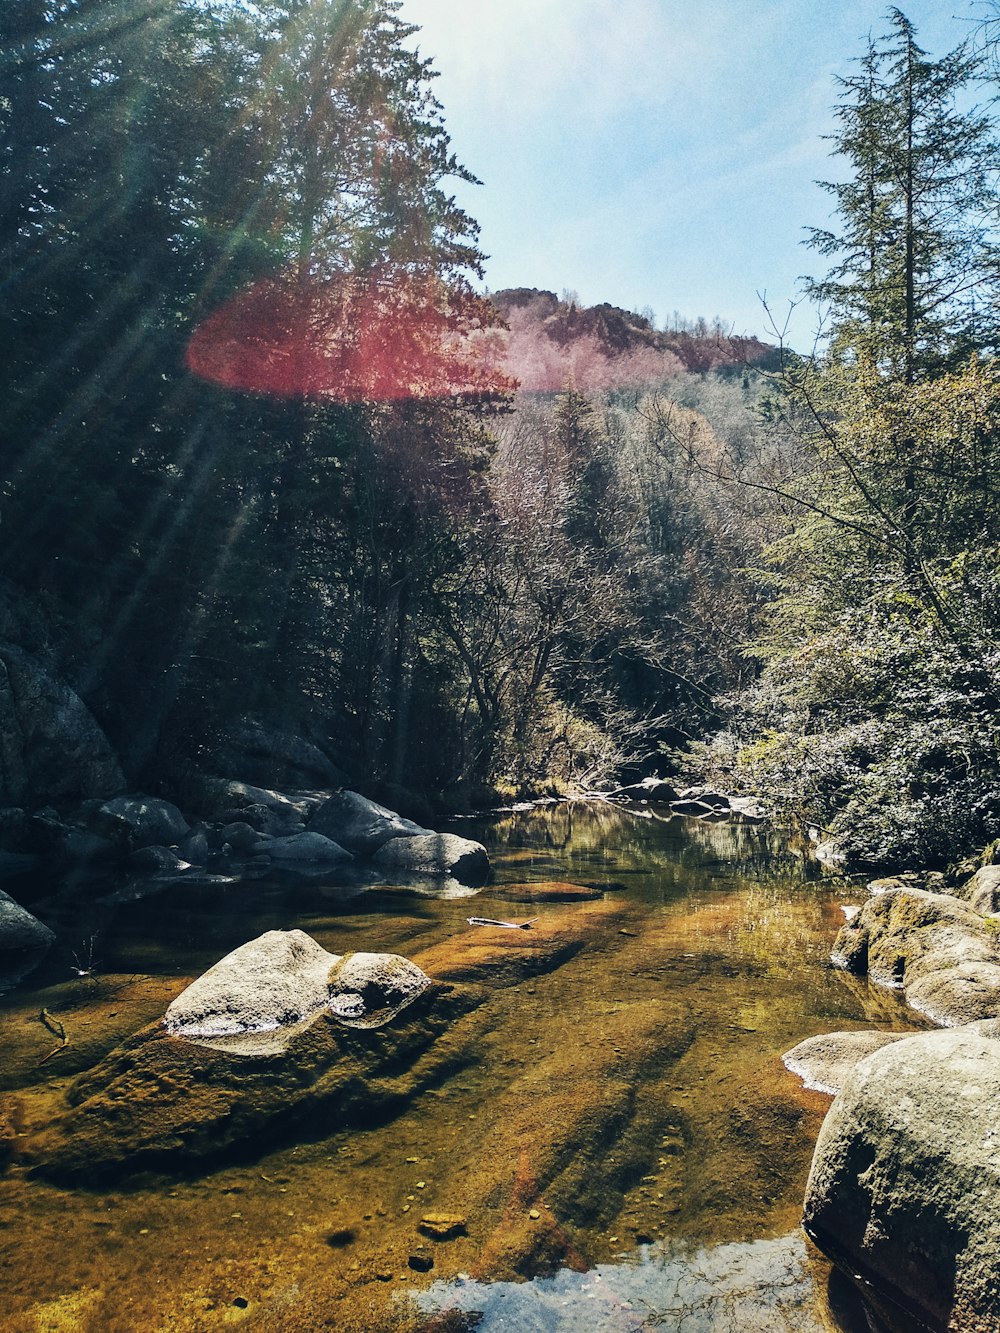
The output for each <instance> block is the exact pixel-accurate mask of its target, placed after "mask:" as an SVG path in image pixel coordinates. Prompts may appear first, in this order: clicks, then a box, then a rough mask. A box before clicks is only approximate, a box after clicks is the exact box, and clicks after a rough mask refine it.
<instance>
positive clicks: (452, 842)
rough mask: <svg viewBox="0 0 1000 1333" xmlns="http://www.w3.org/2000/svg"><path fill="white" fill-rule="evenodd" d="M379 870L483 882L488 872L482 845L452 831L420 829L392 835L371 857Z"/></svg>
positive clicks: (487, 861) (470, 882)
mask: <svg viewBox="0 0 1000 1333" xmlns="http://www.w3.org/2000/svg"><path fill="white" fill-rule="evenodd" d="M372 864H373V865H374V866H377V868H378V869H379V870H380V871H381V872H382V873H383V874H392V875H404V876H406V875H426V876H434V877H441V878H449V879H457V880H458V881H459V882H460V883H462V884H485V882H486V880H487V879H488V878H489V873H490V858H489V856H488V855H487V852H486V848H485V847H484V846H483V845H482V844H481V843H478V842H472V841H470V840H469V839H468V838H460V837H458V836H457V835H456V834H454V833H422V834H419V835H416V836H414V837H410V838H392V839H390V841H389V842H386V843H384V844H383V845H382V846H381V847H380V848H379V849H378V851H377V852H376V853H375V855H374V856H373V857H372Z"/></svg>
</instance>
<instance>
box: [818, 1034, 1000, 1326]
mask: <svg viewBox="0 0 1000 1333" xmlns="http://www.w3.org/2000/svg"><path fill="white" fill-rule="evenodd" d="M998 1032H1000V1028H998V1024H997V1023H996V1022H993V1021H989V1022H985V1023H976V1024H973V1025H970V1026H968V1027H963V1028H958V1029H955V1030H951V1031H943V1032H930V1033H924V1034H921V1035H918V1036H915V1037H909V1038H907V1039H906V1040H903V1041H898V1042H893V1043H892V1044H890V1045H888V1046H886V1047H884V1048H883V1049H882V1050H879V1051H876V1052H875V1053H874V1054H872V1055H869V1056H868V1057H867V1058H865V1059H864V1060H862V1061H861V1062H860V1063H859V1064H858V1066H857V1067H856V1069H855V1070H854V1072H853V1073H852V1074H851V1075H850V1076H849V1077H848V1079H847V1080H846V1081H845V1083H844V1086H843V1088H842V1090H841V1092H840V1093H839V1094H838V1096H837V1097H836V1098H835V1100H834V1102H833V1104H832V1106H831V1108H830V1111H829V1113H828V1115H827V1117H826V1120H825V1122H824V1124H823V1128H822V1131H821V1132H820V1136H819V1141H818V1143H817V1145H816V1152H815V1156H814V1159H813V1166H812V1171H811V1173H810V1177H809V1184H808V1187H807V1191H806V1205H805V1227H806V1230H807V1231H808V1233H809V1235H810V1236H811V1237H812V1239H813V1240H814V1241H815V1242H816V1244H817V1245H819V1247H820V1249H822V1250H823V1251H824V1252H825V1253H826V1254H827V1255H828V1256H829V1257H830V1258H831V1259H833V1261H834V1262H835V1263H836V1264H837V1265H838V1266H839V1267H840V1268H841V1269H843V1271H844V1272H845V1273H846V1274H847V1276H848V1277H850V1278H852V1279H853V1280H856V1281H860V1282H861V1283H862V1284H863V1286H864V1292H865V1295H866V1298H867V1299H869V1300H872V1301H873V1302H874V1303H875V1304H876V1307H877V1311H878V1314H879V1316H880V1318H881V1320H882V1323H883V1324H884V1325H886V1326H888V1327H889V1328H890V1329H893V1330H896V1331H897V1333H910V1331H911V1330H912V1329H914V1328H922V1327H928V1328H931V1329H945V1328H948V1329H952V1330H956V1331H960V1330H965V1331H968V1333H985V1330H987V1329H995V1328H998V1327H1000V1222H998V1215H997V1208H996V1200H997V1197H998V1195H1000V1163H998V1160H997V1155H996V1144H997V1143H998V1142H1000V1041H998V1040H997V1036H998Z"/></svg>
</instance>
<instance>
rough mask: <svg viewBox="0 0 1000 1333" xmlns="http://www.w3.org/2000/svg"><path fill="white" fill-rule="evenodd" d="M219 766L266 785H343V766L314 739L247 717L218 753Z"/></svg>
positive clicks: (240, 776) (226, 771)
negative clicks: (338, 764)
mask: <svg viewBox="0 0 1000 1333" xmlns="http://www.w3.org/2000/svg"><path fill="white" fill-rule="evenodd" d="M214 761H215V768H216V770H217V771H218V772H219V773H222V774H235V775H237V776H238V777H239V778H241V779H243V780H244V781H247V782H256V783H260V784H261V786H263V787H339V786H341V784H342V783H343V782H344V781H345V775H344V773H343V770H342V769H340V768H338V766H337V765H336V763H334V762H333V760H332V759H331V758H330V757H329V755H327V754H326V753H324V751H323V750H322V749H320V747H319V745H317V744H316V743H315V742H314V741H311V740H309V739H307V738H306V737H305V736H302V735H300V734H299V733H297V732H294V731H288V730H286V729H285V728H284V727H280V726H274V725H272V724H270V723H267V722H264V721H261V720H260V719H256V718H247V719H245V720H244V721H243V722H241V723H239V724H238V725H237V726H236V727H234V728H233V730H232V731H231V733H230V735H229V736H228V737H227V738H226V740H225V742H224V743H223V744H222V745H221V746H220V747H219V749H218V750H217V752H216V754H215V756H214Z"/></svg>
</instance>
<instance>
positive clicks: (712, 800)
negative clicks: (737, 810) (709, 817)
mask: <svg viewBox="0 0 1000 1333" xmlns="http://www.w3.org/2000/svg"><path fill="white" fill-rule="evenodd" d="M677 799H678V800H680V801H701V803H702V804H703V805H710V806H714V807H715V808H716V809H719V810H728V809H729V804H730V798H729V797H728V796H727V795H726V793H725V792H722V791H716V789H715V788H714V787H705V786H701V787H684V788H683V789H682V790H681V791H679V792H678V793H677Z"/></svg>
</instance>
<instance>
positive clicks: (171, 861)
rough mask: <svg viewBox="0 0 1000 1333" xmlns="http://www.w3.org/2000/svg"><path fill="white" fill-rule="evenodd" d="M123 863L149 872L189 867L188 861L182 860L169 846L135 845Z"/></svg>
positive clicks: (130, 867) (131, 867)
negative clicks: (134, 848)
mask: <svg viewBox="0 0 1000 1333" xmlns="http://www.w3.org/2000/svg"><path fill="white" fill-rule="evenodd" d="M125 864H126V865H127V866H128V868H129V869H130V870H143V871H148V872H149V873H150V874H157V873H162V872H163V871H179V870H189V869H190V862H188V861H185V860H183V859H182V858H181V857H179V856H178V855H177V853H176V852H175V851H173V850H172V848H170V847H137V848H136V850H135V851H134V852H130V853H129V854H128V856H127V857H126V858H125Z"/></svg>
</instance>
